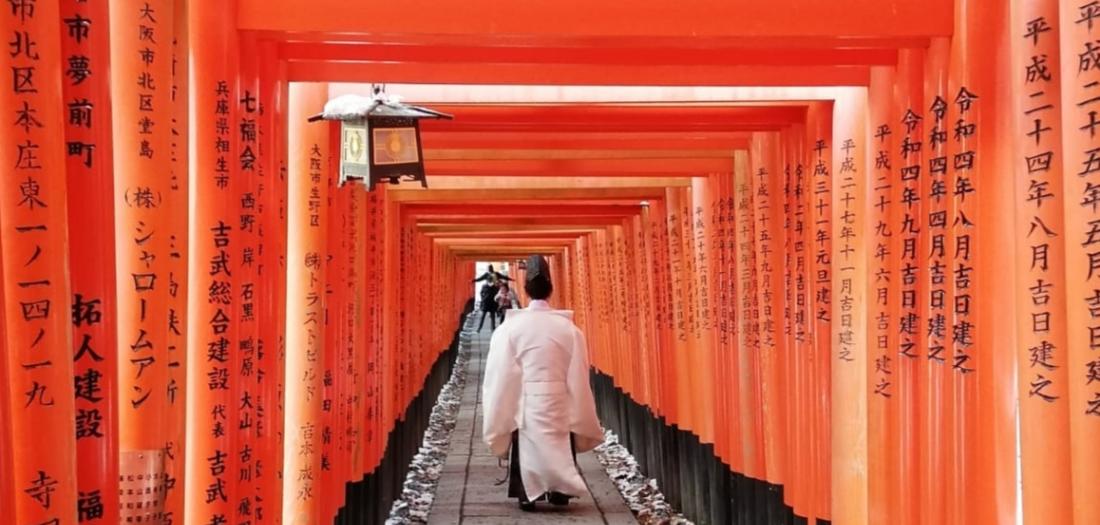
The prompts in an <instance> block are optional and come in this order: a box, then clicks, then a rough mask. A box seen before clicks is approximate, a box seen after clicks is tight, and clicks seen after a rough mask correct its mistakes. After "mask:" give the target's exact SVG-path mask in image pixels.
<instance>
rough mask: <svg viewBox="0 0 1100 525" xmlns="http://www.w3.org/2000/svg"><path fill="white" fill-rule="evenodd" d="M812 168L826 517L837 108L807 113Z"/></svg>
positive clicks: (817, 485)
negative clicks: (834, 115)
mask: <svg viewBox="0 0 1100 525" xmlns="http://www.w3.org/2000/svg"><path fill="white" fill-rule="evenodd" d="M806 141H807V144H809V145H810V147H809V149H808V151H807V165H808V166H811V168H809V169H810V175H809V178H808V181H807V191H806V199H807V201H808V203H809V210H810V220H811V224H812V226H811V228H812V232H813V233H812V235H813V243H812V244H811V248H810V250H811V253H812V254H813V257H812V258H811V261H812V262H811V264H810V269H811V280H810V289H811V294H810V305H809V309H810V315H811V319H812V320H811V322H810V335H811V338H812V339H811V347H810V353H811V357H810V362H811V363H812V367H813V370H812V371H811V373H810V374H811V377H812V379H811V390H812V393H811V395H812V397H813V405H812V406H813V413H814V417H813V426H812V429H811V440H812V441H813V444H812V445H811V447H812V448H813V451H812V460H813V471H814V474H813V476H814V505H813V507H814V509H815V511H816V512H817V513H818V514H817V515H818V516H819V517H820V518H823V519H828V518H829V517H830V516H831V515H832V513H831V510H830V509H831V508H832V489H831V487H832V469H831V466H832V444H831V443H832V432H831V429H832V409H833V405H832V387H831V385H832V361H833V356H832V347H833V346H832V337H833V336H832V323H833V320H834V317H833V299H832V298H833V249H832V245H833V211H832V208H833V197H832V195H833V182H832V180H833V155H832V150H833V124H832V105H830V104H828V103H816V104H812V105H811V106H810V107H809V109H808V110H807V114H806Z"/></svg>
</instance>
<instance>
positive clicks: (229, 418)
mask: <svg viewBox="0 0 1100 525" xmlns="http://www.w3.org/2000/svg"><path fill="white" fill-rule="evenodd" d="M188 18H189V34H188V44H189V47H190V56H191V59H192V62H191V64H190V67H191V80H192V83H191V86H190V93H189V94H190V103H191V108H190V114H191V118H190V126H191V128H190V134H191V141H190V154H191V157H190V171H191V177H190V180H189V185H190V194H191V196H192V200H191V202H190V205H189V207H190V223H189V230H190V246H189V249H188V252H189V262H188V284H189V287H190V288H189V290H188V302H187V306H188V318H189V323H188V327H187V328H188V331H187V333H188V351H187V356H188V388H187V395H188V411H187V452H186V454H187V472H186V476H187V480H186V489H185V495H184V502H185V512H186V517H185V519H186V523H188V524H193V525H206V524H208V523H216V522H222V521H223V520H224V521H229V520H232V519H234V517H235V516H236V514H237V511H238V506H237V503H238V500H237V496H238V492H237V490H236V489H237V488H238V486H239V484H238V476H239V470H238V468H239V463H240V461H239V458H240V455H239V452H240V449H239V448H238V447H237V443H238V439H239V431H238V428H236V427H237V419H236V412H237V409H238V403H239V402H240V398H239V392H240V390H239V389H240V386H241V383H242V378H241V375H240V366H239V363H238V362H237V360H236V359H237V356H238V355H239V345H240V340H239V337H238V336H239V334H238V323H239V322H240V308H241V304H242V302H243V301H242V292H243V290H242V286H241V283H242V281H241V277H242V270H243V266H242V264H241V263H242V261H241V253H242V244H243V243H242V236H241V228H240V213H239V211H240V206H239V202H240V201H239V199H240V195H239V194H238V192H237V188H238V184H240V181H239V178H240V169H239V168H240V166H239V157H238V155H239V151H240V150H239V149H238V145H239V140H238V133H237V130H236V129H234V124H235V123H236V122H237V119H236V115H237V113H238V104H237V102H238V100H237V95H238V81H239V79H238V69H237V55H236V47H237V42H238V40H237V34H236V29H235V21H234V20H235V8H234V5H233V3H232V2H221V1H215V0H192V1H191V2H190V3H189V5H188Z"/></svg>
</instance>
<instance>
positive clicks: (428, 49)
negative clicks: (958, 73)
mask: <svg viewBox="0 0 1100 525" xmlns="http://www.w3.org/2000/svg"><path fill="white" fill-rule="evenodd" d="M280 56H281V57H282V58H283V59H286V60H290V61H327V62H367V63H370V62H375V63H426V64H453V63H475V64H486V63H490V64H593V65H622V66H625V65H632V66H643V67H651V66H657V65H664V66H670V65H676V66H687V65H692V66H704V65H710V66H769V65H771V66H776V65H782V66H799V67H804V66H876V65H877V66H890V65H894V64H895V63H896V61H897V50H896V49H894V48H892V47H844V48H822V47H790V46H783V47H772V48H760V47H754V46H715V47H705V48H700V47H697V46H689V47H671V46H655V45H652V44H648V45H640V46H633V47H630V46H591V47H576V46H574V47H567V46H553V47H535V46H500V45H496V46H494V45H461V44H457V45H438V44H437V45H431V44H427V45H425V44H404V43H392V42H309V41H297V42H286V43H284V44H282V45H281V46H280Z"/></svg>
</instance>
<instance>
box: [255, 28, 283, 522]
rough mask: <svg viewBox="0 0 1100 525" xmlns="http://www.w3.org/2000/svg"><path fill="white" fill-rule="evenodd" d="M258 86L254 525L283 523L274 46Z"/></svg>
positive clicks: (262, 49) (279, 133) (279, 140)
mask: <svg viewBox="0 0 1100 525" xmlns="http://www.w3.org/2000/svg"><path fill="white" fill-rule="evenodd" d="M259 62H260V71H259V74H260V83H259V99H260V102H259V112H260V115H259V117H258V120H257V126H258V131H257V133H258V135H259V140H260V151H262V152H263V153H262V154H261V155H260V160H261V164H260V166H261V169H262V171H261V172H260V173H259V175H260V176H261V178H262V182H261V185H262V189H261V191H260V192H259V195H257V200H258V206H259V208H260V210H261V211H262V213H261V214H260V217H259V221H260V225H259V227H260V243H261V249H260V251H259V261H260V262H259V265H260V267H259V274H260V276H261V277H263V279H264V282H265V283H266V286H264V287H263V288H261V289H259V290H257V291H256V294H257V297H258V298H257V299H256V305H255V308H256V309H257V312H256V315H258V316H259V333H260V335H261V339H260V340H259V341H257V351H258V352H257V365H258V370H257V377H256V380H257V382H258V384H259V385H258V386H259V389H258V391H257V395H256V399H255V408H256V414H255V416H256V422H255V424H256V425H257V427H256V438H257V447H256V453H257V454H258V457H257V460H256V461H257V462H258V463H259V466H260V469H259V471H258V472H257V475H258V476H260V477H261V479H262V484H261V486H262V489H261V491H260V494H259V496H257V501H256V502H255V504H254V507H253V515H254V519H255V521H257V522H259V523H262V524H268V523H275V524H278V523H281V522H282V505H283V482H282V479H283V475H284V473H283V442H284V441H283V439H284V433H283V422H284V414H283V407H284V403H283V391H284V388H285V379H286V374H285V367H284V363H285V360H286V319H287V318H286V305H287V299H286V297H287V295H286V287H287V280H286V275H287V273H286V272H287V259H286V255H287V252H286V247H287V244H286V243H287V213H286V212H287V146H286V143H287V132H288V130H287V89H288V84H287V82H286V71H285V64H283V63H281V62H280V61H279V59H278V54H277V49H276V45H275V44H274V43H272V42H261V43H260V45H259Z"/></svg>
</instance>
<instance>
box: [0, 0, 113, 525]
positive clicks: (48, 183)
mask: <svg viewBox="0 0 1100 525" xmlns="http://www.w3.org/2000/svg"><path fill="white" fill-rule="evenodd" d="M5 7H6V8H5V9H3V10H2V11H0V30H2V32H3V34H4V35H8V42H9V44H10V45H9V49H8V50H7V52H5V53H3V54H2V58H0V61H2V62H0V64H2V65H3V70H4V71H6V72H10V74H11V76H10V79H11V83H10V84H9V85H8V88H6V89H4V90H3V91H2V92H0V111H2V112H3V114H4V115H7V118H8V120H6V121H5V122H6V124H7V128H6V133H5V134H4V136H3V142H2V145H0V162H2V163H3V165H4V166H5V169H4V171H3V174H2V175H0V239H2V241H0V242H2V243H3V247H4V249H3V253H2V254H0V266H2V268H3V269H2V270H0V275H2V277H3V281H2V282H0V288H3V290H4V301H5V302H4V305H3V307H4V309H5V313H4V315H3V320H4V321H5V323H6V324H5V325H4V326H3V329H2V335H0V337H3V338H4V339H5V341H4V350H5V352H4V354H3V357H2V358H3V359H4V360H5V361H6V363H5V367H6V369H7V374H8V376H7V377H6V378H5V379H6V381H5V383H4V388H5V389H7V395H6V396H4V399H5V400H7V402H8V403H10V404H9V409H10V412H8V413H7V415H8V416H9V417H10V418H11V422H10V427H9V428H10V432H11V434H10V442H9V443H8V444H9V445H10V447H9V448H6V449H4V450H3V451H0V454H5V455H8V454H10V456H9V458H8V460H7V461H6V463H7V466H9V467H10V468H11V470H10V471H9V472H10V474H9V472H5V473H4V476H9V475H10V476H11V478H10V480H11V485H12V488H13V489H14V496H13V499H14V505H13V506H12V507H9V508H8V510H7V512H6V513H5V514H6V517H7V519H10V520H12V521H14V522H16V523H43V522H49V523H58V524H59V525H69V524H75V523H76V522H77V521H76V518H77V483H76V475H77V468H76V453H75V450H76V442H75V437H74V432H73V430H74V426H73V421H74V418H75V409H74V401H73V386H74V384H73V383H74V382H73V353H72V340H73V330H72V325H71V324H70V323H71V321H70V317H69V315H68V313H69V306H70V302H71V299H72V296H71V292H70V288H69V264H68V251H67V250H68V218H67V210H66V202H67V199H66V187H65V151H64V150H63V142H62V141H61V140H57V138H58V137H61V136H63V134H64V131H65V130H64V120H63V118H62V115H61V110H62V108H63V105H62V98H61V96H62V95H61V93H62V92H61V86H62V81H63V76H62V75H63V67H62V60H61V56H62V55H61V37H60V34H59V32H60V24H59V23H58V20H59V19H60V17H59V13H58V7H57V3H39V4H38V5H35V4H33V3H25V2H24V3H15V4H11V5H10V6H5ZM79 65H80V64H78V66H79ZM65 74H66V75H68V76H65V77H64V78H65V79H70V80H71V79H72V75H78V76H79V75H83V74H84V73H83V72H82V71H81V70H80V68H79V67H78V68H77V70H76V71H75V72H73V68H72V67H69V68H68V69H67V70H66V71H65ZM93 386H94V385H93ZM100 394H102V392H95V393H94V395H96V396H99V395H100Z"/></svg>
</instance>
